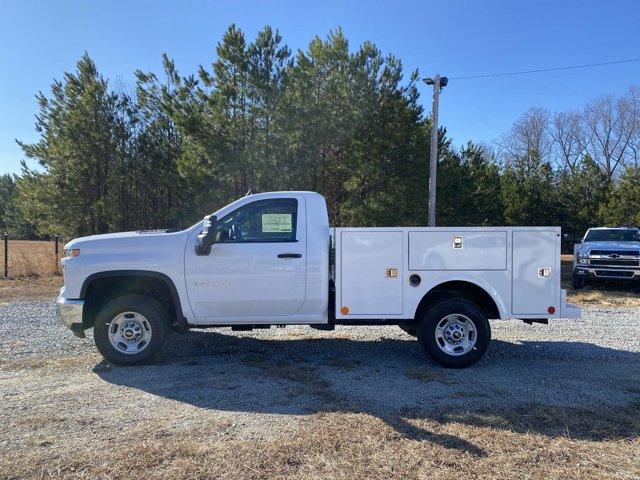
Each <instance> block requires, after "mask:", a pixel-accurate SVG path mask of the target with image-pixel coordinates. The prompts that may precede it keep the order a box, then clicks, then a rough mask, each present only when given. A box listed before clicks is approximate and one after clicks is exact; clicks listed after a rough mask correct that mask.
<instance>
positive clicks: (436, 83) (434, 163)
mask: <svg viewBox="0 0 640 480" xmlns="http://www.w3.org/2000/svg"><path fill="white" fill-rule="evenodd" d="M422 81H423V82H424V83H426V84H427V85H433V103H432V105H431V155H430V157H431V158H430V161H429V226H430V227H435V226H436V174H437V170H438V103H439V102H440V90H441V89H442V88H444V87H446V86H447V83H449V79H448V78H447V77H441V76H440V75H436V76H435V77H434V78H424V79H422Z"/></svg>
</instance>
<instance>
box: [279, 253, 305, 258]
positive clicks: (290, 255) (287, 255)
mask: <svg viewBox="0 0 640 480" xmlns="http://www.w3.org/2000/svg"><path fill="white" fill-rule="evenodd" d="M301 257H302V254H301V253H279V254H278V258H301Z"/></svg>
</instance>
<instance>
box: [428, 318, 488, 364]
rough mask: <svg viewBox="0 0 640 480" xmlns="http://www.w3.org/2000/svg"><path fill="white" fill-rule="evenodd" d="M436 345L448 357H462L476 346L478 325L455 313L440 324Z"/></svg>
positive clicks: (436, 334) (437, 330) (436, 333)
mask: <svg viewBox="0 0 640 480" xmlns="http://www.w3.org/2000/svg"><path fill="white" fill-rule="evenodd" d="M435 337H436V343H437V344H438V347H440V350H442V351H443V352H444V353H446V354H447V355H453V356H460V355H464V354H465V353H469V352H470V351H471V350H472V349H473V347H474V346H475V345H476V341H477V339H478V334H477V331H476V325H475V324H474V323H473V320H471V319H470V318H469V317H467V316H465V315H460V314H459V313H454V314H451V315H447V316H446V317H444V318H443V319H442V320H440V321H439V322H438V325H437V326H436V331H435Z"/></svg>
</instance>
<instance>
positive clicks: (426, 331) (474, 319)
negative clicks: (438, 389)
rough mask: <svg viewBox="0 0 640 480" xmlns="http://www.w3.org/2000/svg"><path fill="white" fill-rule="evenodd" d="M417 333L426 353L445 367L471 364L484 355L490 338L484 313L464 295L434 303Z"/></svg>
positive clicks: (489, 328)
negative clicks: (463, 296)
mask: <svg viewBox="0 0 640 480" xmlns="http://www.w3.org/2000/svg"><path fill="white" fill-rule="evenodd" d="M417 333H418V341H419V342H420V344H421V345H422V348H423V349H424V351H425V352H426V353H427V355H429V357H431V358H432V359H433V360H434V361H435V362H437V363H439V364H440V365H442V366H443V367H447V368H464V367H469V366H471V365H473V364H474V363H476V362H477V361H478V360H480V359H481V358H482V356H483V355H484V354H485V352H486V351H487V348H488V347H489V342H490V340H491V327H490V326H489V320H488V319H487V316H486V315H485V314H484V312H483V311H482V310H480V309H479V308H478V307H477V306H476V305H475V304H474V303H472V302H470V301H469V300H466V299H464V298H451V299H447V300H443V301H441V302H438V303H437V304H435V305H434V306H433V307H431V308H430V309H429V310H428V311H427V312H426V313H425V314H424V316H423V318H422V321H421V323H420V324H419V326H418V331H417Z"/></svg>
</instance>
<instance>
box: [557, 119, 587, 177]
mask: <svg viewBox="0 0 640 480" xmlns="http://www.w3.org/2000/svg"><path fill="white" fill-rule="evenodd" d="M549 135H550V136H551V139H552V140H553V156H554V163H555V164H556V166H557V167H558V168H560V169H561V170H565V171H566V170H568V171H570V172H571V173H573V172H575V171H576V169H577V168H578V167H579V166H580V162H581V161H582V158H583V154H584V147H583V143H584V142H583V141H582V136H583V135H582V131H581V118H580V114H579V113H578V112H556V113H555V114H554V115H553V119H552V121H551V123H550V125H549Z"/></svg>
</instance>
